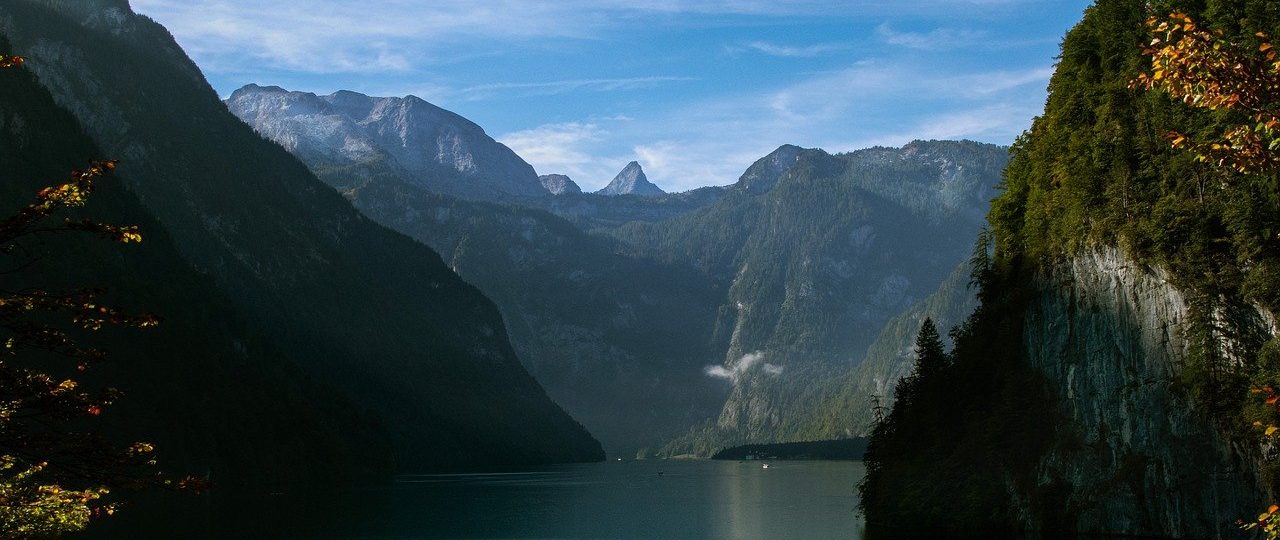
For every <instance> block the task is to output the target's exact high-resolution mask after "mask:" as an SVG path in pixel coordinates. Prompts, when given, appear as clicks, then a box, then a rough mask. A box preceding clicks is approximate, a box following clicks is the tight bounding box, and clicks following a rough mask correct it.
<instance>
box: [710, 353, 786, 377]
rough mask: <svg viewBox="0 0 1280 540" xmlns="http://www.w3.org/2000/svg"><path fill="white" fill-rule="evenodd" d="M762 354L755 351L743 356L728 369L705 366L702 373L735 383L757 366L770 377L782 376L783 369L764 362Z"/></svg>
mask: <svg viewBox="0 0 1280 540" xmlns="http://www.w3.org/2000/svg"><path fill="white" fill-rule="evenodd" d="M764 357H765V355H764V353H763V352H760V351H756V352H753V353H750V354H747V355H743V357H742V358H739V359H738V361H736V362H733V363H732V364H730V365H729V366H728V367H725V366H707V368H706V369H705V370H704V372H705V373H706V374H707V376H708V377H712V378H715V379H725V380H728V381H733V382H737V381H739V380H740V379H742V377H744V376H745V375H746V374H747V373H750V372H751V370H752V369H753V368H755V367H756V366H757V365H758V366H760V371H762V372H764V373H765V374H766V375H769V376H771V377H777V376H779V375H781V374H782V370H783V367H782V366H780V365H777V364H770V363H768V362H765V361H764Z"/></svg>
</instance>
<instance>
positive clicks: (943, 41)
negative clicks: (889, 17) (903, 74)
mask: <svg viewBox="0 0 1280 540" xmlns="http://www.w3.org/2000/svg"><path fill="white" fill-rule="evenodd" d="M876 35H878V36H879V37H880V39H882V40H884V42H885V43H888V44H890V45H897V46H899V47H907V48H911V49H920V50H938V49H954V48H957V47H968V46H973V45H977V44H981V42H982V41H983V40H984V39H986V38H987V33H986V32H984V31H981V30H966V29H957V28H936V29H934V30H930V31H928V32H898V31H895V30H894V29H893V28H891V27H890V26H889V23H884V24H881V25H880V26H879V27H877V28H876Z"/></svg>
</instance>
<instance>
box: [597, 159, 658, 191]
mask: <svg viewBox="0 0 1280 540" xmlns="http://www.w3.org/2000/svg"><path fill="white" fill-rule="evenodd" d="M596 193H599V194H601V195H610V196H612V195H639V196H642V197H654V196H658V195H665V194H666V193H667V192H665V191H662V188H659V187H658V186H655V185H653V183H651V182H649V177H647V176H645V175H644V169H641V168H640V164H639V163H636V162H634V161H632V162H631V163H628V164H627V166H626V167H623V168H622V172H619V173H618V175H617V176H615V177H613V181H612V182H609V185H607V186H605V187H604V189H601V190H600V191H597V192H596Z"/></svg>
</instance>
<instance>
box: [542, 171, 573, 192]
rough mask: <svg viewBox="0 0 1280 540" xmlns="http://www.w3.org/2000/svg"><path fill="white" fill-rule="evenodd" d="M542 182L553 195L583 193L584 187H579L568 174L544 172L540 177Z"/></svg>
mask: <svg viewBox="0 0 1280 540" xmlns="http://www.w3.org/2000/svg"><path fill="white" fill-rule="evenodd" d="M538 180H539V181H540V182H542V187H544V188H547V191H550V192H551V194H552V195H564V194H565V193H582V188H580V187H578V184H577V183H575V182H574V181H573V180H572V179H570V178H569V177H568V176H565V175H563V174H544V175H542V176H539V177H538Z"/></svg>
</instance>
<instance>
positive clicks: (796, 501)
mask: <svg viewBox="0 0 1280 540" xmlns="http://www.w3.org/2000/svg"><path fill="white" fill-rule="evenodd" d="M761 465H762V463H761V462H750V461H748V462H734V461H728V462H726V461H623V462H616V461H615V462H607V463H597V464H586V465H570V466H558V467H552V468H546V469H540V470H536V471H531V472H523V473H502V474H474V475H424V476H405V477H401V478H400V479H399V480H398V481H397V482H396V483H395V484H394V485H393V486H389V487H387V488H384V489H375V490H363V491H353V492H343V493H326V494H315V495H314V496H310V497H306V499H308V500H303V499H302V498H299V497H296V496H274V497H271V496H264V497H256V498H249V499H238V500H222V501H219V500H212V499H211V500H205V501H202V502H200V503H199V504H194V505H189V506H191V507H187V508H182V509H177V510H175V509H165V510H158V509H148V508H146V507H144V506H138V507H134V508H132V509H131V511H130V512H128V513H126V515H125V516H124V518H123V519H119V520H115V521H114V522H112V523H108V524H107V526H106V527H104V528H101V529H99V530H98V531H97V533H96V534H94V535H93V537H96V538H130V539H133V540H137V539H139V538H151V537H154V538H263V539H271V538H298V539H413V538H853V539H860V538H861V537H862V532H861V531H862V525H861V520H860V518H859V516H858V514H857V503H858V500H857V495H856V492H855V488H854V486H855V485H856V484H857V482H858V481H859V480H860V479H861V478H862V475H863V472H864V469H863V466H862V464H861V463H859V462H818V461H811V462H770V463H769V468H768V469H763V468H761ZM130 514H131V515H130Z"/></svg>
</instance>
